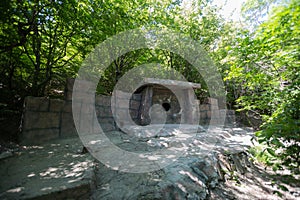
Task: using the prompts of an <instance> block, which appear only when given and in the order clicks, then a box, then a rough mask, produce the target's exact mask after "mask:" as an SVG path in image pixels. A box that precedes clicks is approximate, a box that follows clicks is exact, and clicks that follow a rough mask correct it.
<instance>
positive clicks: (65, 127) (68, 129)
mask: <svg viewBox="0 0 300 200" xmlns="http://www.w3.org/2000/svg"><path fill="white" fill-rule="evenodd" d="M60 136H61V137H77V136H78V134H77V130H76V127H75V124H74V119H73V115H72V113H66V112H64V113H62V117H61V127H60Z"/></svg>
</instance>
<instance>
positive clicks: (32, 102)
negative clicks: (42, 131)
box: [24, 96, 49, 111]
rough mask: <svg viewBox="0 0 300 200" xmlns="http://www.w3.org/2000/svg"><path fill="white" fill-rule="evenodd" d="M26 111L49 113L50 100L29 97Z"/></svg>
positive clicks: (26, 102) (26, 99) (26, 101)
mask: <svg viewBox="0 0 300 200" xmlns="http://www.w3.org/2000/svg"><path fill="white" fill-rule="evenodd" d="M24 104H25V109H26V110H30V111H48V110H49V99H48V98H46V97H31V96H28V97H26V98H25V101H24Z"/></svg>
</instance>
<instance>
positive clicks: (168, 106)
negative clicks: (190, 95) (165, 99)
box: [162, 103, 171, 111]
mask: <svg viewBox="0 0 300 200" xmlns="http://www.w3.org/2000/svg"><path fill="white" fill-rule="evenodd" d="M162 107H163V108H164V109H165V111H169V110H170V108H171V105H170V104H169V103H163V104H162Z"/></svg>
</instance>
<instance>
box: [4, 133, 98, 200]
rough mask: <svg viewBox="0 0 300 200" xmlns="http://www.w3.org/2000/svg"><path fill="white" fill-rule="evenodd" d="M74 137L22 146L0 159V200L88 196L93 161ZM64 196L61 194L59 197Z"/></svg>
mask: <svg viewBox="0 0 300 200" xmlns="http://www.w3.org/2000/svg"><path fill="white" fill-rule="evenodd" d="M81 150H82V144H81V141H80V140H79V139H78V138H74V139H64V140H59V141H53V142H51V143H49V144H44V145H42V146H23V147H22V148H21V149H20V150H19V151H17V152H14V155H13V156H11V157H8V158H5V159H1V160H0V177H1V181H0V199H30V198H41V199H54V198H56V197H58V198H60V199H64V198H65V197H64V195H67V196H68V195H72V196H73V197H74V199H75V198H80V197H86V196H87V197H88V196H89V193H90V190H91V187H90V184H92V180H93V173H94V172H93V168H94V162H93V159H92V157H91V156H90V155H89V154H81ZM63 193H65V194H63Z"/></svg>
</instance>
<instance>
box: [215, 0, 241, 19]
mask: <svg viewBox="0 0 300 200" xmlns="http://www.w3.org/2000/svg"><path fill="white" fill-rule="evenodd" d="M244 1H245V0H214V2H213V4H215V5H217V6H222V7H223V9H222V11H221V14H222V15H223V16H224V17H225V18H226V19H232V20H234V21H239V19H240V18H241V7H242V4H243V2H244Z"/></svg>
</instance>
